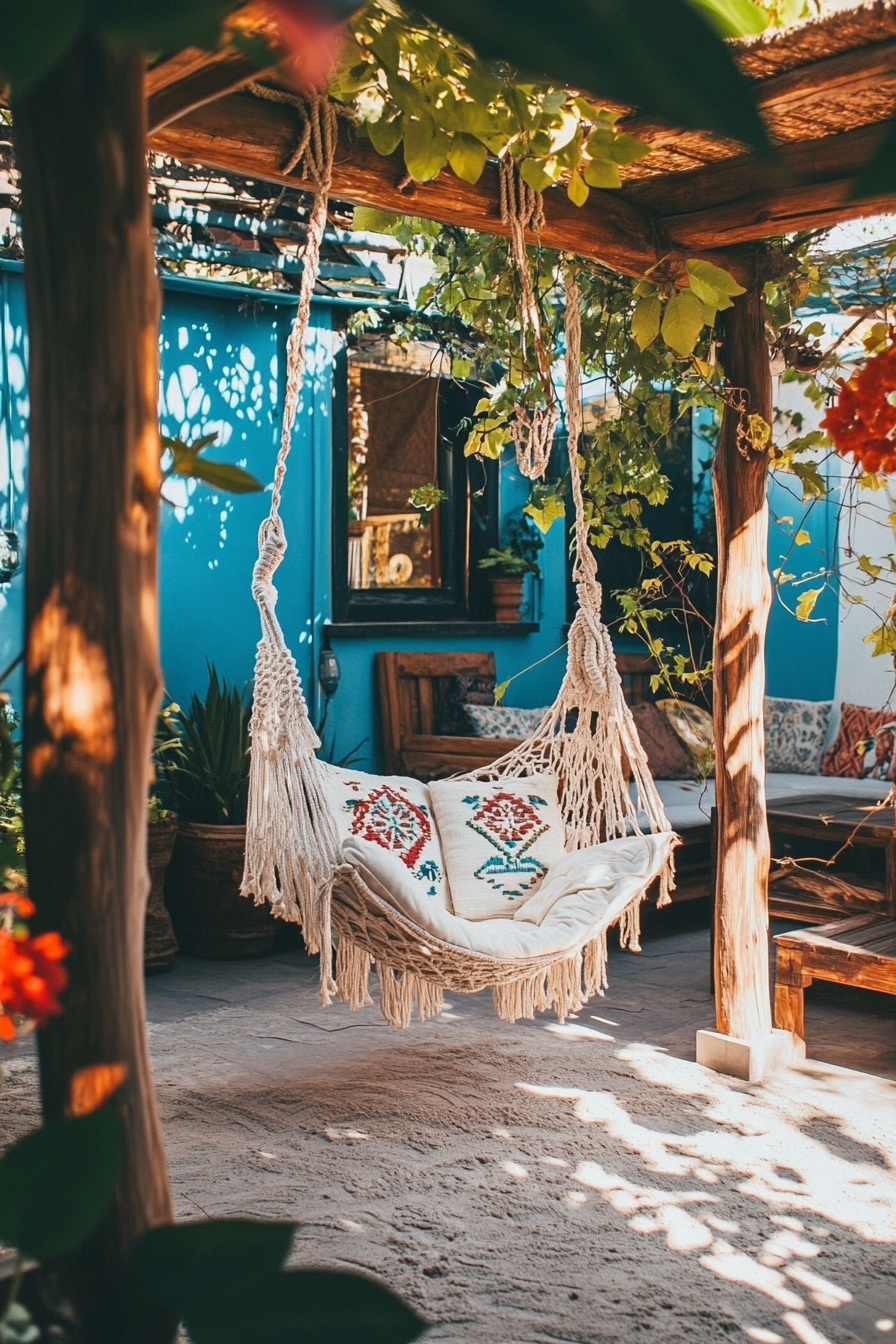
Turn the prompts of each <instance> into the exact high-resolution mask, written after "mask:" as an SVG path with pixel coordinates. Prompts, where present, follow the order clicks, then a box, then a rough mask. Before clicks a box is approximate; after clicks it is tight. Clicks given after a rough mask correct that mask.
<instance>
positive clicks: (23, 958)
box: [0, 929, 71, 1040]
mask: <svg viewBox="0 0 896 1344" xmlns="http://www.w3.org/2000/svg"><path fill="white" fill-rule="evenodd" d="M70 950H71V949H70V948H69V945H68V943H66V942H65V940H64V939H63V938H61V937H60V936H59V934H58V933H41V934H39V935H38V937H37V938H29V937H28V936H27V934H24V933H18V932H15V933H10V932H9V931H8V930H6V929H0V1038H2V1039H4V1040H10V1039H11V1038H12V1036H14V1035H15V1023H14V1020H13V1015H14V1014H15V1015H17V1016H20V1017H27V1018H30V1019H31V1021H33V1022H35V1023H36V1024H37V1025H38V1026H40V1024H41V1023H42V1022H43V1021H44V1020H45V1019H46V1018H48V1017H52V1016H53V1015H54V1014H56V1013H61V1012H62V1007H61V1005H60V1003H59V999H58V997H57V996H58V995H59V994H60V993H61V992H62V990H63V989H65V987H66V985H67V984H68V972H67V971H66V969H65V967H64V966H62V965H61V964H60V963H61V962H62V960H63V958H65V957H67V956H68V954H69V951H70Z"/></svg>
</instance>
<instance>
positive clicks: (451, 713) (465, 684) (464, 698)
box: [436, 672, 495, 737]
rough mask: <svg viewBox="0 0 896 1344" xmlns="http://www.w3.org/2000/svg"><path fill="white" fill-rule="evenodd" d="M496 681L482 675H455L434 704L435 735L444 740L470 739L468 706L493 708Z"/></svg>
mask: <svg viewBox="0 0 896 1344" xmlns="http://www.w3.org/2000/svg"><path fill="white" fill-rule="evenodd" d="M494 703H495V678H494V677H493V676H491V675H487V674H484V673H481V672H457V673H455V674H454V676H452V677H451V679H450V681H449V684H448V687H447V690H446V691H445V692H444V694H443V696H442V697H441V702H440V703H437V704H436V733H437V734H439V735H442V734H444V735H445V736H446V737H469V735H470V722H469V719H468V718H467V713H466V711H467V706H468V705H493V704H494Z"/></svg>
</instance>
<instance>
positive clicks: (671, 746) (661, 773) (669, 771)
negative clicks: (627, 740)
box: [632, 703, 694, 779]
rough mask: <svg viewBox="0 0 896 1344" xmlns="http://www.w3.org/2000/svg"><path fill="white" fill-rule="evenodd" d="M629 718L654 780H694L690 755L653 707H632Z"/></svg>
mask: <svg viewBox="0 0 896 1344" xmlns="http://www.w3.org/2000/svg"><path fill="white" fill-rule="evenodd" d="M632 718H633V719H634V721H635V727H636V728H637V730H638V737H639V738H640V740H641V746H642V747H643V748H644V751H645V752H646V754H647V764H648V765H649V766H650V773H651V774H652V775H653V777H654V779H693V778H694V758H693V756H692V755H691V753H690V752H689V751H688V749H687V747H686V746H685V745H684V743H683V742H682V741H681V739H680V738H679V737H676V735H675V733H673V731H672V729H671V728H670V727H669V721H668V719H667V718H666V717H665V716H664V715H663V714H661V713H660V711H659V710H658V709H657V707H656V705H652V704H649V703H645V704H641V705H633V706H632Z"/></svg>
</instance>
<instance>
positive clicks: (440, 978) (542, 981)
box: [241, 86, 673, 1026]
mask: <svg viewBox="0 0 896 1344" xmlns="http://www.w3.org/2000/svg"><path fill="white" fill-rule="evenodd" d="M256 92H259V93H260V96H262V97H276V100H277V101H290V102H293V103H296V105H297V106H299V104H298V101H297V100H296V99H294V97H293V95H290V94H282V93H281V91H280V90H272V89H267V88H266V87H265V86H258V89H257V90H256ZM335 146H336V113H335V111H334V109H333V108H332V106H331V105H330V104H329V103H328V102H327V100H326V99H325V98H317V99H315V100H314V101H313V102H312V104H311V106H310V109H309V112H308V115H307V118H306V122H305V125H304V126H303V130H302V133H301V135H300V137H299V147H298V150H297V152H296V155H295V157H294V159H293V160H292V161H291V163H292V166H295V163H297V162H298V161H299V159H301V160H302V171H303V174H304V175H305V176H306V177H307V178H308V179H309V180H311V181H313V182H314V184H315V186H316V188H317V191H316V196H315V201H314V206H313V208H312V211H311V217H310V221H309V226H308V241H307V245H306V249H305V255H304V265H303V269H302V277H301V284H300V291H299V304H298V310H297V312H296V317H295V320H294V322H293V326H292V330H291V332H290V336H289V340H288V342H287V368H286V396H285V404H284V411H283V427H282V433H281V438H280V449H279V452H278V454H277V466H276V471H275V475H274V488H273V492H272V495H271V506H270V512H269V515H268V517H267V519H266V520H265V522H264V523H262V526H261V529H260V531H259V553H258V560H257V561H256V564H255V569H254V572H253V580H252V592H253V595H254V597H255V599H256V602H257V603H258V608H259V612H260V615H261V627H262V637H261V640H260V642H259V645H258V652H257V657H256V664H255V694H254V700H253V709H252V724H251V740H252V759H251V770H250V779H249V806H248V817H247V825H246V863H245V871H244V876H243V882H242V887H241V890H242V893H243V895H246V896H252V897H254V899H255V902H256V904H262V903H263V902H265V901H267V902H268V903H269V904H270V905H271V908H272V910H273V912H274V913H275V914H276V915H279V916H280V917H281V918H284V919H288V920H293V921H295V922H298V923H300V924H301V925H302V933H303V936H304V938H305V942H306V945H307V946H308V949H309V951H311V952H317V951H319V952H320V954H321V971H320V977H321V978H320V998H321V1002H323V1003H329V1002H330V996H331V995H332V994H333V993H334V992H335V993H338V994H339V995H340V997H343V998H345V999H347V1000H348V1001H349V1003H350V1004H351V1005H352V1007H360V1006H362V1005H364V1004H368V1003H369V1002H370V998H369V994H368V991H367V981H368V976H369V972H370V968H371V965H372V963H373V962H375V963H376V966H377V971H378V974H379V976H380V984H381V998H380V1001H381V1008H382V1011H383V1014H384V1016H385V1017H386V1019H387V1021H389V1022H391V1023H392V1024H393V1025H395V1026H407V1024H408V1023H409V1021H410V1017H411V1012H412V1009H413V1004H414V1001H415V1000H416V1002H417V1004H418V1008H419V1011H420V1014H421V1016H424V1017H425V1016H429V1015H431V1014H432V1013H435V1012H438V1011H439V1005H440V1003H441V987H442V986H443V985H444V986H449V987H457V988H462V989H463V988H470V989H472V988H479V987H481V986H482V985H485V984H490V985H492V986H493V987H494V994H495V1006H496V1008H497V1010H498V1012H499V1014H500V1015H501V1016H502V1017H504V1018H506V1019H507V1020H513V1019H514V1018H516V1017H518V1016H521V1015H527V1016H528V1015H531V1014H532V1013H534V1012H535V1011H536V1009H543V1008H546V1007H549V1006H553V1007H554V1008H555V1009H556V1010H557V1012H558V1013H559V1014H560V1015H561V1016H563V1014H564V1013H568V1012H572V1011H575V1010H576V1008H577V1007H578V1006H579V1005H580V1004H581V1003H582V1002H584V1001H585V999H586V998H587V997H590V995H592V994H593V993H595V992H599V991H600V990H601V989H602V986H603V984H604V983H605V977H604V968H605V962H606V928H605V927H603V926H601V927H600V928H595V929H594V930H592V931H591V932H590V933H589V934H588V937H587V941H586V942H583V943H581V945H579V946H577V947H574V948H568V949H566V950H565V951H563V952H562V953H560V954H558V955H557V956H556V957H554V958H553V959H551V958H543V959H542V958H537V959H535V961H533V960H532V959H527V960H523V961H521V962H519V963H510V964H508V963H506V962H505V963H498V962H497V961H494V960H493V959H491V958H483V957H477V956H475V955H474V954H472V953H468V952H465V951H464V949H463V948H459V947H448V946H446V945H444V944H441V943H440V942H439V940H438V939H434V938H433V937H432V936H431V935H429V934H428V933H427V932H426V931H425V930H422V929H419V928H418V927H417V926H415V925H413V924H411V923H410V922H409V921H407V920H406V919H404V917H402V916H401V915H399V913H398V912H397V911H393V910H392V909H391V907H390V906H389V905H388V904H387V903H386V902H384V901H381V900H379V898H377V897H375V896H374V895H373V894H372V893H370V892H369V891H368V890H367V888H366V887H365V886H364V884H363V882H362V881H361V879H360V876H359V875H358V874H357V873H355V872H354V870H348V869H347V868H346V867H345V864H344V862H343V858H342V851H341V847H340V843H339V836H338V832H337V828H336V821H335V817H334V813H333V805H332V801H331V797H330V794H329V791H328V788H327V770H328V767H327V766H325V765H324V764H323V763H322V762H321V761H320V760H319V759H318V757H317V755H316V752H317V749H318V748H319V746H320V742H319V740H318V738H317V734H316V733H315V731H314V728H313V727H312V724H311V721H310V718H309V715H308V706H307V704H306V702H305V697H304V695H303V693H302V686H301V682H300V680H299V675H298V670H297V668H296V663H295V659H294V658H293V656H292V654H291V653H290V651H289V649H288V648H287V646H286V641H285V639H284V637H283V631H282V630H281V628H280V624H279V622H278V620H277V616H276V610H275V609H276V603H277V590H276V588H275V587H274V583H273V576H274V573H275V571H276V569H277V567H278V566H279V564H280V562H281V560H282V559H283V555H284V552H285V550H286V538H285V535H284V530H283V522H282V520H281V518H280V503H281V498H282V492H283V483H284V478H285V475H286V464H287V458H288V456H289V451H290V447H291V443H292V430H293V425H294V423H295V417H296V411H297V409H298V404H299V397H300V395H301V387H302V377H303V373H304V369H305V348H306V338H307V330H308V323H309V318H310V313H311V298H312V295H313V292H314V286H315V282H316V278H317V272H318V265H319V258H320V247H321V241H322V238H323V234H324V228H325V226H326V217H327V198H328V193H329V188H330V180H331V174H332V164H333V154H334V150H335ZM501 181H502V209H506V212H507V217H508V218H509V220H510V223H511V246H512V250H513V254H514V260H515V263H516V264H517V266H518V267H519V269H520V275H521V278H522V284H523V303H524V311H525V313H526V316H525V318H524V321H525V324H526V329H528V330H531V331H532V333H533V338H534V339H535V341H536V351H537V356H538V363H539V369H540V371H541V373H542V376H543V377H545V378H547V380H548V382H549V381H550V360H549V358H548V356H547V352H546V351H545V350H544V346H543V343H542V338H541V329H540V325H539V321H538V312H537V305H536V303H535V299H534V295H533V293H532V288H531V280H530V279H529V277H528V264H527V260H526V254H525V237H524V231H525V229H526V228H527V227H535V228H537V227H538V222H539V215H540V209H541V207H540V202H539V201H538V200H537V199H535V200H533V197H535V196H536V194H535V193H533V192H529V189H528V188H527V187H525V184H524V183H521V181H520V180H519V179H518V178H517V177H515V176H514V175H513V171H512V170H511V169H509V168H507V169H505V168H504V167H503V166H502V178H501ZM524 188H525V190H524ZM527 193H528V194H527ZM566 286H567V288H566V295H567V308H566V344H567V350H566V384H567V393H566V395H567V408H568V409H567V417H568V425H569V461H570V476H571V481H572V494H573V502H574V505H575V514H576V523H575V535H576V558H575V567H574V574H575V578H576V582H577V589H578V595H579V610H578V612H577V614H576V617H575V620H574V621H573V624H572V628H571V630H570V633H569V649H568V658H567V670H566V675H565V677H564V679H563V683H562V685H561V687H560V691H559V694H558V696H557V700H556V702H555V704H554V705H553V706H552V708H551V709H550V710H549V711H548V712H547V713H546V714H545V715H544V717H543V719H542V721H541V723H540V724H539V725H538V728H537V729H536V731H535V733H534V734H533V736H532V737H531V738H530V739H529V740H528V741H526V742H523V743H521V744H520V745H519V746H518V747H516V748H515V749H514V750H513V751H511V752H509V753H508V754H507V755H506V756H503V757H502V758H501V759H500V760H498V761H495V762H494V763H493V764H492V765H489V766H487V767H485V768H484V769H482V770H478V771H476V772H474V773H473V774H471V775H468V776H466V778H469V779H500V778H509V777H511V776H514V775H523V776H525V775H530V774H536V773H540V772H547V773H550V774H553V775H555V776H556V777H557V780H558V785H559V791H560V801H561V807H562V811H563V816H564V823H565V842H566V849H567V850H574V849H580V848H582V847H583V846H586V845H594V844H598V843H600V842H601V841H602V840H608V839H612V838H614V837H615V836H623V835H626V834H631V833H634V834H639V835H640V834H643V831H644V829H646V830H649V831H668V830H669V823H668V821H667V819H666V815H665V812H664V810H663V804H662V801H661V799H660V796H659V793H658V792H657V789H656V785H655V784H654V782H653V780H652V779H651V777H650V772H649V769H648V765H647V758H646V756H645V754H644V750H643V748H642V746H641V743H640V741H639V739H638V734H637V731H636V729H635V726H634V720H633V718H632V714H631V710H630V709H629V707H628V705H627V704H626V702H625V697H624V695H623V691H622V683H621V680H620V677H619V673H618V671H617V668H616V662H615V658H614V655H613V647H612V644H611V641H610V636H609V632H608V630H607V627H606V626H605V625H604V623H603V622H602V620H601V617H600V610H601V589H600V584H599V583H598V581H597V566H596V563H595V560H594V556H593V555H592V553H591V550H590V547H589V546H588V528H587V523H586V521H585V512H584V499H583V495H582V484H581V473H580V470H579V447H580V437H581V432H582V406H581V378H580V361H581V318H580V313H579V298H578V290H577V287H576V283H575V276H574V274H573V271H572V267H571V266H568V267H567V271H566ZM546 395H547V388H546ZM536 414H538V413H537V412H536ZM552 417H553V418H552ZM558 417H559V412H558V411H557V408H556V402H555V400H554V398H553V387H552V385H551V386H550V401H549V408H548V411H547V412H545V413H544V416H543V418H542V420H540V421H538V422H537V423H536V421H535V420H534V419H533V420H532V421H529V422H528V429H529V434H528V436H526V437H525V441H524V446H523V444H522V443H521V441H520V440H519V439H518V440H517V456H518V460H520V458H521V457H522V458H523V459H524V460H523V461H520V466H521V468H522V469H523V470H524V471H525V472H526V474H527V475H538V474H541V473H542V472H543V471H544V469H545V467H546V465H547V456H548V455H549V453H550V444H551V441H552V439H553V433H554V428H555V427H556V423H557V418H558ZM629 774H631V778H632V780H633V785H634V788H633V794H634V796H632V791H630V788H629ZM659 876H660V903H661V904H664V903H665V902H666V901H668V900H669V893H670V891H671V889H672V885H673V884H672V864H671V850H670V852H669V853H668V856H667V858H666V860H665V863H664V866H663V868H662V871H661V873H660V874H659ZM334 879H336V880H337V882H336V886H335V888H334ZM645 894H646V893H645V892H640V893H639V894H638V895H637V897H636V898H635V899H634V900H632V901H631V902H630V904H629V905H628V907H627V908H626V909H625V910H624V911H623V913H622V915H621V916H620V917H619V920H618V922H619V925H620V937H621V939H622V942H623V946H626V945H627V946H631V947H633V948H636V947H637V945H638V907H639V905H640V901H641V899H643V896H644V895H645ZM334 928H335V930H336V931H337V932H338V934H339V947H338V950H337V957H336V971H337V980H338V988H337V985H336V983H334V981H333V979H332V975H331V967H332V955H331V949H332V940H333V930H334Z"/></svg>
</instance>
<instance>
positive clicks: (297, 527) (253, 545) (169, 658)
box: [160, 285, 332, 702]
mask: <svg viewBox="0 0 896 1344" xmlns="http://www.w3.org/2000/svg"><path fill="white" fill-rule="evenodd" d="M220 288H221V286H217V287H215V288H213V287H212V286H208V285H207V286H204V287H203V289H202V290H200V291H198V292H195V291H186V292H185V291H184V290H183V289H177V288H174V287H169V286H167V285H166V287H165V302H164V312H163V317H162V326H161V393H160V422H161V425H162V431H163V433H166V434H171V435H178V436H180V437H181V438H183V439H185V441H187V442H190V441H191V440H192V439H193V438H195V437H197V436H198V435H200V434H211V433H217V434H218V442H217V443H216V444H215V445H214V447H212V448H210V449H209V450H208V454H209V456H216V455H218V454H220V456H221V457H222V458H226V459H227V460H228V461H233V462H236V463H238V464H239V465H240V466H243V467H245V468H246V469H247V470H249V471H251V472H252V473H253V474H254V475H256V476H257V477H258V478H259V479H260V480H261V481H263V482H264V483H265V485H266V486H267V487H268V488H267V489H266V490H265V493H264V494H263V495H260V494H251V495H229V494H219V493H218V492H216V491H214V490H212V489H210V488H209V487H208V486H206V485H203V484H201V483H200V482H196V481H192V480H186V479H182V478H172V479H169V481H168V482H167V483H166V485H165V487H164V491H163V494H164V495H165V496H166V497H167V498H168V499H169V500H171V501H172V502H171V503H166V504H163V506H162V528H161V566H160V589H161V593H160V595H161V625H162V630H161V634H162V667H163V670H164V674H165V682H166V686H167V688H168V690H169V692H170V694H171V695H173V696H174V698H175V699H176V700H179V701H181V702H183V701H185V700H186V699H188V698H189V695H190V694H191V692H192V691H194V690H199V691H202V690H204V687H205V684H206V680H207V676H206V659H209V660H210V661H212V662H214V663H215V665H216V667H217V668H218V671H219V672H220V673H222V674H223V675H224V676H227V677H228V678H230V679H231V680H235V681H238V682H240V683H243V682H245V681H248V680H249V678H250V677H251V676H252V669H253V662H254V657H255V645H256V642H257V640H258V635H259V625H258V613H257V610H256V606H255V602H254V600H253V598H252V593H251V588H250V585H251V579H252V566H253V565H254V563H255V559H256V556H257V544H258V541H257V539H258V528H259V525H260V523H261V522H262V520H263V519H264V518H265V517H266V515H267V511H268V507H269V504H270V482H271V480H272V478H273V474H274V464H275V461H276V456H277V449H278V445H279V439H280V416H281V412H282V406H283V385H284V370H285V362H284V361H285V350H286V338H287V336H288V334H289V328H290V325H291V321H292V316H293V311H294V301H290V302H289V303H288V304H283V303H276V302H272V301H270V300H267V299H255V298H250V299H247V298H246V297H245V295H244V294H241V295H235V296H230V295H228V294H226V293H225V294H224V295H223V296H220V297H219V296H218V293H217V291H218V290H220ZM330 316H331V315H330V309H329V308H327V307H325V306H323V305H318V304H315V305H314V310H313V313H312V328H311V333H310V337H309V343H308V368H307V376H306V379H305V386H304V391H303V397H302V404H301V407H300V409H299V414H298V416H297V417H296V425H295V429H294V431H293V446H292V451H291V454H290V459H289V474H288V478H287V480H288V485H287V489H286V492H285V494H284V497H283V504H282V509H281V513H282V517H283V521H284V523H285V526H286V533H287V537H288V538H289V547H288V550H287V553H286V558H285V560H284V561H283V564H282V565H281V567H280V569H279V571H278V574H277V586H278V588H279V590H280V594H281V596H280V601H279V605H278V612H279V615H280V620H281V622H282V624H283V629H284V633H285V635H286V638H287V641H288V642H289V644H290V647H291V648H292V650H293V652H294V654H295V656H296V660H297V662H298V665H299V671H300V674H301V676H302V678H303V680H304V681H306V682H307V681H308V678H309V676H310V672H311V667H312V662H313V658H312V644H313V642H314V627H315V622H316V623H318V624H319V622H320V621H321V620H322V619H323V616H324V614H325V613H326V614H329V613H328V612H326V609H325V608H324V607H323V602H324V601H326V597H327V593H326V591H325V590H324V591H321V592H318V591H317V590H318V588H319V564H318V562H319V561H321V560H322V557H321V556H320V555H319V553H318V551H319V547H320V525H319V520H318V519H317V518H316V516H315V514H316V507H317V496H318V494H319V493H320V482H319V480H318V473H319V471H320V469H321V467H322V465H323V464H325V463H326V461H327V459H328V456H329V446H330V423H331V401H332V385H331V376H330V368H331V340H332V335H331V331H330V327H331V321H330ZM326 493H327V494H328V493H329V490H328V488H327V491H326ZM328 533H329V528H327V536H328Z"/></svg>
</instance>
